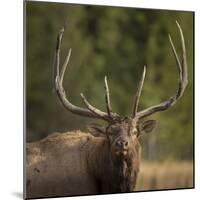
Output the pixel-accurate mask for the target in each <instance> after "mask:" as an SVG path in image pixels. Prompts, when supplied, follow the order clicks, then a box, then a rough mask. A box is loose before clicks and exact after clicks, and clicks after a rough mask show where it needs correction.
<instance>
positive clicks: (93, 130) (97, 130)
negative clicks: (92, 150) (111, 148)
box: [87, 124, 106, 137]
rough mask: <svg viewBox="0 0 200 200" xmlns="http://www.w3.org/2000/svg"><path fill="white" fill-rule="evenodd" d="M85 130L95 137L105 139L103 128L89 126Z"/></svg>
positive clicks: (94, 125)
mask: <svg viewBox="0 0 200 200" xmlns="http://www.w3.org/2000/svg"><path fill="white" fill-rule="evenodd" d="M87 129H88V130H89V132H90V133H91V134H92V135H93V136H95V137H102V136H104V137H105V136H106V135H105V127H103V126H101V125H99V124H89V125H88V126H87Z"/></svg>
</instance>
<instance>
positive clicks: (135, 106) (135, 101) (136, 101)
mask: <svg viewBox="0 0 200 200" xmlns="http://www.w3.org/2000/svg"><path fill="white" fill-rule="evenodd" d="M145 75H146V66H144V69H143V73H142V77H141V79H140V82H139V85H138V88H137V92H136V94H135V96H134V97H133V108H132V115H131V117H132V118H133V117H135V115H136V113H137V109H138V105H139V100H140V96H141V92H142V87H143V84H144V79H145Z"/></svg>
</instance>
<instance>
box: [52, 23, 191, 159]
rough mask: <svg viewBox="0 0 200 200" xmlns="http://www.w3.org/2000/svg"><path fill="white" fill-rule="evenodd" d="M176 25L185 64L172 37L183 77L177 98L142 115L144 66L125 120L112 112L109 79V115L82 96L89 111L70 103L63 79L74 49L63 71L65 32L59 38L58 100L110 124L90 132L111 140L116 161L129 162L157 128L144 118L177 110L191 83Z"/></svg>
mask: <svg viewBox="0 0 200 200" xmlns="http://www.w3.org/2000/svg"><path fill="white" fill-rule="evenodd" d="M176 24H177V26H178V29H179V32H180V36H181V47H182V56H181V61H180V59H179V57H178V55H177V52H176V50H175V47H174V44H173V41H172V39H171V36H170V35H169V42H170V45H171V48H172V51H173V54H174V57H175V60H176V64H177V67H178V73H179V84H178V89H177V91H176V93H175V94H174V95H173V96H171V97H170V98H169V99H168V100H166V101H164V102H162V103H160V104H158V105H155V106H152V107H149V108H147V109H144V110H142V111H138V104H139V99H140V96H141V91H142V87H143V83H144V79H145V74H146V67H145V66H144V70H143V74H142V77H141V80H140V82H139V84H138V88H137V92H136V94H135V96H134V98H133V106H132V113H131V115H130V116H128V117H125V116H121V115H119V114H117V113H114V112H113V111H112V109H111V104H110V95H109V87H108V83H107V78H106V77H105V91H106V94H105V102H106V110H107V112H103V111H101V110H99V109H97V108H95V107H94V106H92V105H91V104H90V103H89V102H88V101H87V99H86V98H85V96H84V95H83V94H82V93H81V94H80V95H81V98H82V100H83V103H84V104H85V106H86V108H81V107H78V106H75V105H73V104H72V103H71V102H70V101H69V100H68V99H67V97H66V94H65V90H64V88H63V78H64V73H65V70H66V67H67V64H68V62H69V58H70V55H71V49H70V50H69V53H68V56H67V58H66V60H65V62H64V64H63V66H62V69H61V71H60V69H59V65H60V64H59V63H60V58H59V54H60V47H61V40H62V35H63V33H64V28H62V29H61V30H60V32H59V34H58V37H57V46H56V55H55V72H56V73H55V88H56V91H57V94H58V97H59V99H60V101H61V102H62V104H63V105H64V107H65V108H66V109H67V110H69V111H70V112H72V113H74V114H78V115H81V116H85V117H90V118H97V119H102V120H105V121H107V122H108V126H107V127H100V126H97V125H92V126H90V130H92V132H93V133H97V134H98V135H102V136H106V137H107V138H108V141H109V143H110V148H111V152H112V154H113V156H115V157H116V158H120V159H124V158H126V156H127V155H128V154H129V149H131V148H130V147H133V146H134V145H133V144H139V142H138V138H139V137H140V136H141V135H142V133H144V132H151V131H152V130H153V128H154V127H155V124H156V122H155V120H147V121H144V118H146V117H148V116H150V115H152V114H154V113H156V112H160V111H165V110H167V109H169V108H170V107H171V106H173V105H174V104H175V103H176V102H177V100H178V99H180V98H181V97H182V95H183V93H184V90H185V88H186V86H187V83H188V80H187V77H188V75H187V60H186V48H185V42H184V36H183V32H182V29H181V27H180V25H179V24H178V22H176ZM135 146H136V145H135Z"/></svg>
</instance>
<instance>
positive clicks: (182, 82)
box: [132, 21, 188, 118]
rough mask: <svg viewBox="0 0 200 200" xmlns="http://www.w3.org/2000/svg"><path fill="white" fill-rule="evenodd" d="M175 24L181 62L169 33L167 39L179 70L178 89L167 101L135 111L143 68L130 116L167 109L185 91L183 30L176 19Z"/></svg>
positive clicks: (186, 77) (186, 76)
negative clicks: (179, 39)
mask: <svg viewBox="0 0 200 200" xmlns="http://www.w3.org/2000/svg"><path fill="white" fill-rule="evenodd" d="M176 24H177V26H178V29H179V32H180V36H181V48H182V60H181V62H180V60H179V57H178V54H177V52H176V49H175V47H174V44H173V41H172V39H171V36H170V34H169V41H170V45H171V48H172V51H173V54H174V57H175V59H176V64H177V66H178V72H179V86H178V90H177V91H176V93H175V95H174V96H172V97H170V98H169V99H168V100H167V101H164V102H162V103H160V104H158V105H156V106H152V107H149V108H147V109H145V110H143V111H140V112H138V113H137V107H138V102H139V98H140V94H141V90H142V85H143V81H144V77H145V68H144V72H143V75H142V79H141V81H140V84H139V87H138V90H137V93H136V96H135V101H134V104H133V113H132V117H135V116H136V117H137V118H143V117H146V116H149V115H152V114H153V113H156V112H160V111H164V110H167V109H168V108H170V107H171V106H173V105H174V104H175V103H176V102H177V100H178V99H180V98H181V97H182V95H183V93H184V91H185V88H186V86H187V84H188V73H187V59H186V48H185V40H184V36H183V31H182V29H181V26H180V25H179V23H178V22H177V21H176Z"/></svg>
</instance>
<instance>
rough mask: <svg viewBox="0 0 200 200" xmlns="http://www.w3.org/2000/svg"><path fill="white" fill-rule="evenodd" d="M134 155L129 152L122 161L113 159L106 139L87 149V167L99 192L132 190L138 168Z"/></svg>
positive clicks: (132, 152)
mask: <svg viewBox="0 0 200 200" xmlns="http://www.w3.org/2000/svg"><path fill="white" fill-rule="evenodd" d="M134 153H136V152H134V151H133V150H131V151H130V152H129V153H128V156H127V158H126V159H123V160H122V159H116V158H113V156H112V155H111V152H110V146H109V142H108V140H107V139H106V138H105V139H102V140H101V141H100V142H97V144H95V146H94V145H92V147H91V148H89V151H88V165H89V168H90V173H92V175H93V176H94V177H95V179H96V180H95V181H96V182H97V183H98V187H99V192H101V193H118V192H130V191H132V190H133V189H134V187H135V183H136V178H137V173H138V168H139V166H138V165H139V161H138V160H134V157H135V156H134Z"/></svg>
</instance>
